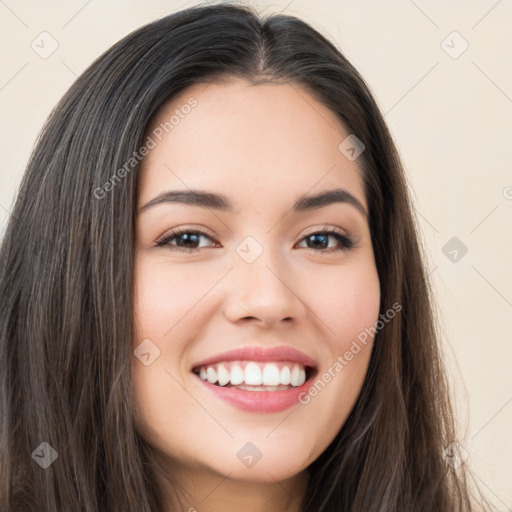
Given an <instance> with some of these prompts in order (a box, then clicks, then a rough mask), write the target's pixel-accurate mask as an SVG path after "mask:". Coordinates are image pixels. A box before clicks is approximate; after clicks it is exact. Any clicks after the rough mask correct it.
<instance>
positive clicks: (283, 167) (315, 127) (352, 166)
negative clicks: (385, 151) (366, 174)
mask: <svg viewBox="0 0 512 512" xmlns="http://www.w3.org/2000/svg"><path fill="white" fill-rule="evenodd" d="M147 135H148V136H149V137H151V138H152V139H153V142H154V144H155V145H154V147H153V149H151V150H150V151H149V154H147V155H146V157H145V158H144V160H143V162H142V165H141V168H140V174H139V201H138V203H139V205H141V204H144V203H145V202H147V201H149V200H150V199H151V198H152V197H154V196H155V195H157V194H159V193H161V192H162V191H164V190H171V189H176V188H179V189H183V188H187V187H188V188H193V189H209V190H212V191H217V192H223V193H224V194H225V195H229V196H230V197H231V196H232V194H235V196H233V202H235V203H237V204H238V202H239V204H240V205H242V204H245V205H248V204H249V203H250V202H251V200H257V199H258V198H259V199H261V198H263V197H264V198H266V200H269V199H270V198H271V197H273V198H274V199H275V200H277V201H279V200H284V199H285V198H286V197H296V196H298V195H302V194H304V193H305V192H307V191H309V190H311V191H312V192H319V191H321V190H325V189H327V188H334V187H342V188H345V189H347V190H348V191H349V192H351V193H352V194H353V195H354V196H356V197H357V199H359V201H360V202H361V203H362V204H363V205H364V206H365V208H366V202H365V198H364V192H363V184H362V180H361V170H360V168H359V166H358V164H357V160H356V161H350V160H349V159H347V158H346V157H345V155H344V154H343V153H342V152H341V151H340V150H339V145H340V143H341V142H342V141H343V140H344V139H345V138H346V137H347V136H348V135H349V132H347V131H346V128H345V127H344V126H343V125H342V123H341V122H340V121H339V119H338V118H337V116H336V115H335V113H334V112H332V111H331V110H330V109H328V108H327V107H326V106H325V105H323V104H322V103H320V102H319V101H318V100H316V99H315V98H314V97H313V96H311V95H310V94H309V93H308V92H307V91H306V90H305V89H304V88H302V87H301V86H300V85H298V84H260V85H251V84H249V82H247V81H245V80H241V79H234V80H231V81H229V82H222V83H209V84H196V85H194V86H192V87H189V88H187V89H186V90H184V91H182V92H181V93H180V94H179V95H178V96H176V97H174V98H173V99H172V100H171V101H170V102H168V103H166V104H165V105H164V106H163V107H162V108H161V109H160V111H159V112H158V114H157V115H156V116H155V118H154V119H153V122H152V124H151V126H150V127H149V130H148V134H147ZM237 198H238V201H237Z"/></svg>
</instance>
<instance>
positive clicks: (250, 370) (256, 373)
mask: <svg viewBox="0 0 512 512" xmlns="http://www.w3.org/2000/svg"><path fill="white" fill-rule="evenodd" d="M244 380H245V383H246V384H250V385H252V386H260V385H261V384H263V376H262V375H261V370H260V367H259V366H258V365H257V364H256V363H247V365H246V367H245V371H244Z"/></svg>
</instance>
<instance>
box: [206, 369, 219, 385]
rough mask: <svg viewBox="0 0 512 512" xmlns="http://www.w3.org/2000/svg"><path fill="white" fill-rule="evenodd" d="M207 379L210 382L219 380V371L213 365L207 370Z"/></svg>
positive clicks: (213, 382)
mask: <svg viewBox="0 0 512 512" xmlns="http://www.w3.org/2000/svg"><path fill="white" fill-rule="evenodd" d="M206 380H207V381H208V382H209V383H210V384H215V383H216V382H217V372H216V371H215V370H214V369H213V368H212V367H211V366H209V367H208V369H207V370H206Z"/></svg>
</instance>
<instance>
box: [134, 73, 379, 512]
mask: <svg viewBox="0 0 512 512" xmlns="http://www.w3.org/2000/svg"><path fill="white" fill-rule="evenodd" d="M191 96H193V97H194V98H195V99H196V100H197V102H198V104H197V106H196V107H195V108H193V109H191V111H190V113H189V114H188V115H186V116H183V118H182V119H180V121H179V123H178V124H176V125H175V126H174V128H173V129H172V131H169V134H168V135H166V136H165V137H163V138H162V140H161V141H159V142H158V144H157V145H156V147H154V148H153V149H151V151H150V152H149V154H148V155H147V156H146V157H145V159H144V160H143V163H142V167H141V169H140V174H139V184H138V199H137V201H138V203H137V204H138V212H139V209H140V208H141V207H142V206H143V205H144V204H146V203H147V202H148V201H150V200H151V199H153V198H154V197H156V196H157V195H159V194H161V193H162V192H164V191H169V190H176V189H185V190H188V189H201V190H206V191H211V192H216V193H221V194H224V195H226V196H227V197H228V198H229V199H230V201H232V202H233V203H234V205H235V209H234V211H233V212H227V211H220V210H214V209H209V208H204V207H200V206H192V205H186V204H178V203H161V204H158V205H155V206H152V207H150V208H148V209H146V210H144V211H142V212H139V213H138V214H137V219H136V247H135V276H134V277H135V288H134V290H135V321H136V339H135V340H134V344H133V348H134V349H135V348H136V347H137V346H138V345H139V344H140V343H141V342H142V341H143V340H145V339H150V340H151V341H152V343H154V344H155V345H156V346H157V347H158V349H159V350H160V355H159V357H157V358H156V359H155V360H154V361H153V362H152V363H151V364H150V365H149V366H145V365H143V364H141V362H140V361H139V360H138V359H137V358H135V357H134V367H133V375H134V393H135V399H136V407H137V413H138V414H137V420H136V428H137V429H138V431H139V432H140V433H141V435H142V436H143V437H144V438H145V439H146V440H147V441H148V442H149V443H150V444H151V446H152V447H153V449H154V451H155V456H157V457H158V460H159V462H160V464H161V465H162V467H163V468H165V470H166V471H168V472H169V473H170V474H171V475H172V476H173V479H174V480H175V481H176V482H177V483H178V484H179V485H181V486H182V487H183V489H184V491H185V492H188V493H189V494H184V495H183V496H184V497H183V503H182V506H185V507H190V508H193V509H196V510H198V511H200V512H203V511H205V512H208V511H210V512H214V511H220V510H222V511H223V512H230V511H237V512H239V511H240V510H246V511H250V512H259V511H262V512H263V511H268V510H279V511H281V512H292V511H298V510H299V504H300V501H301V499H302V496H303V493H304V490H305V486H306V483H307V480H308V473H307V470H306V468H307V466H308V465H309V464H310V463H311V462H313V461H314V460H315V459H317V458H318V457H319V455H320V454H321V453H322V452H323V451H324V450H325V448H326V447H327V446H328V445H329V443H330V442H331V441H332V440H333V439H334V437H335V436H336V434H337V433H338V432H339V430H340V428H341V427H342V426H343V424H344V422H345V421H346V419H347V417H348V415H349V413H350V411H351V410H352V408H353V406H354V404H355V402H356V400H357V397H358V395H359V393H360V390H361V387H362V384H363V381H364V378H365V375H366V371H367V368H368V363H369V358H370V355H371V350H372V346H373V339H372V338H371V337H369V338H368V344H367V345H366V346H362V350H361V351H360V352H358V354H357V355H355V356H354V357H353V359H352V360H351V361H349V362H348V364H347V365H346V366H345V367H344V368H343V370H342V371H341V372H338V373H335V377H334V378H331V379H330V382H329V383H328V385H326V386H325V387H324V389H322V391H321V392H319V393H318V395H317V396H315V397H314V398H312V399H311V400H310V402H309V403H308V404H307V405H303V404H299V403H298V404H296V405H293V406H292V407H291V408H288V409H286V410H284V411H281V412H277V413H257V412H251V411H244V410H241V409H238V408H236V407H234V406H232V405H229V404H227V403H225V402H224V401H221V400H220V399H218V398H215V397H213V398H212V395H211V394H210V393H208V392H207V390H206V389H205V388H204V386H203V385H202V382H201V381H200V380H199V379H198V377H197V376H195V375H194V374H192V373H191V371H190V370H191V368H192V367H193V366H194V363H197V362H199V361H201V360H203V359H205V358H207V357H210V356H213V355H216V354H218V353H221V352H224V351H227V350H231V349H234V348H240V347H242V346H249V345H259V346H277V345H281V344H284V345H289V346H292V347H294V348H296V349H298V350H300V351H302V352H304V353H306V354H307V355H309V356H310V357H312V358H313V359H314V360H315V361H316V362H317V365H318V371H319V373H318V376H321V375H322V374H323V373H324V372H327V371H328V369H329V368H331V373H332V366H333V364H334V363H335V361H336V360H337V357H338V356H339V355H343V354H344V353H345V352H346V351H347V350H349V348H350V346H351V344H352V342H353V341H354V340H356V338H357V336H358V334H360V333H361V332H362V331H364V329H365V328H367V327H370V326H374V325H375V322H376V321H377V320H378V315H379V301H380V286H379V279H378V274H377V269H376V266H375V260H374V254H373V248H372V243H371V237H370V232H369V225H368V221H367V218H366V217H365V216H364V215H362V214H361V213H360V212H359V211H358V210H357V209H356V208H355V207H354V206H352V205H350V204H348V203H334V204H330V205H328V206H325V207H322V208H319V209H316V210H312V211H309V212H303V213H293V212H291V207H292V205H293V203H294V202H295V200H296V199H297V198H298V197H299V196H300V195H302V194H306V193H309V194H315V193H319V192H323V191H327V190H331V189H334V188H344V189H346V190H348V191H349V192H350V193H351V194H352V195H353V196H355V197H356V198H357V199H358V200H359V201H360V202H361V203H362V205H363V207H364V209H365V210H366V212H368V206H367V203H366V200H365V195H364V189H363V182H362V179H361V169H360V167H359V165H358V161H357V159H356V160H355V161H350V160H349V159H347V158H346V157H345V155H344V154H343V153H342V152H341V151H340V150H339V149H338V145H339V144H340V143H341V141H343V140H344V139H345V138H346V137H347V136H348V135H349V132H347V131H346V129H345V128H344V126H343V125H342V124H341V123H340V122H339V120H338V119H337V117H336V116H335V114H334V113H333V112H331V111H330V110H329V109H328V108H327V107H325V106H324V105H323V104H321V103H319V102H318V101H317V100H316V99H315V98H313V97H312V96H311V95H310V94H309V93H308V92H307V91H306V90H305V89H303V88H301V87H300V86H299V85H297V84H293V85H276V84H263V85H257V86H251V85H249V84H248V83H247V82H246V81H244V80H240V79H233V80H230V81H229V82H224V83H212V84H209V85H205V84H197V85H194V86H192V87H190V88H188V89H187V90H185V91H183V92H182V93H181V94H180V95H179V96H177V97H175V98H173V100H172V101H171V102H169V103H167V104H166V105H164V107H163V108H162V109H161V111H160V112H159V113H158V115H157V117H156V118H155V120H154V124H153V127H151V129H150V130H152V129H153V128H154V127H156V126H158V124H159V123H161V122H165V121H168V120H169V118H170V117H171V115H172V114H173V113H174V111H175V110H176V109H180V107H181V106H182V105H184V104H185V103H186V102H187V100H188V99H189V98H190V97H191ZM148 133H150V132H148ZM155 140H156V139H155ZM175 228H186V229H187V230H189V231H190V230H192V231H193V230H197V229H199V230H201V231H205V232H206V233H207V235H208V236H207V237H204V236H201V237H200V238H199V239H198V240H197V239H196V241H195V242H190V241H189V242H188V244H189V245H183V236H181V237H179V236H178V237H177V238H175V239H174V240H173V241H172V242H169V244H168V245H167V246H163V247H156V245H155V244H156V243H157V242H158V241H159V240H161V239H162V238H164V236H165V235H168V234H169V233H170V232H171V230H173V229H175ZM325 228H328V229H335V230H337V231H338V232H340V233H341V234H347V233H348V234H350V235H351V236H352V237H353V239H354V240H355V244H354V247H352V248H351V249H350V250H338V251H336V252H328V251H329V250H331V249H332V248H339V247H340V245H339V242H338V241H337V240H336V238H333V237H332V236H329V238H326V239H325V240H324V241H322V240H321V241H320V242H317V243H316V244H315V240H314V239H312V238H311V236H310V235H311V234H312V233H318V232H322V230H324V229H325ZM247 236H252V237H253V238H254V239H255V240H256V241H257V242H258V244H259V245H260V246H261V248H262V249H263V253H262V254H261V255H260V256H259V257H258V258H257V259H256V260H255V261H254V262H253V263H251V264H248V263H247V262H246V261H245V260H244V259H242V258H241V257H240V256H239V254H238V253H237V252H236V250H235V249H236V248H237V246H238V245H239V244H240V243H241V242H242V241H243V240H244V239H245V238H246V237H247ZM180 243H181V244H182V246H184V247H189V248H195V250H194V251H189V252H185V251H183V250H181V251H180V250H179V249H180V248H179V246H178V244H180ZM326 248H327V249H326ZM230 269H231V270H230ZM228 271H229V273H227V272H228ZM226 273H227V274H226ZM311 276H314V279H312V278H311ZM317 378H318V377H317ZM247 442H252V443H253V444H254V445H255V446H256V447H257V448H258V449H259V450H260V452H261V453H262V457H261V459H260V460H259V461H258V462H257V463H256V464H255V465H253V466H252V467H249V468H248V467H246V466H245V465H244V464H242V463H241V461H240V460H239V459H238V457H237V456H236V454H237V452H238V450H240V448H241V447H242V446H244V445H245V444H246V443H247ZM160 483H161V485H162V488H164V489H166V488H167V489H169V488H170V486H168V485H167V484H166V480H165V478H163V477H161V480H160ZM168 509H169V510H171V500H170V498H169V501H168ZM184 510H187V508H185V509H184Z"/></svg>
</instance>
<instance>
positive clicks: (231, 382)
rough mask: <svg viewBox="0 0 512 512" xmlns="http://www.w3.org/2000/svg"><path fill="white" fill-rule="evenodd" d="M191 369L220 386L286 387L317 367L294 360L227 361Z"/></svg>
mask: <svg viewBox="0 0 512 512" xmlns="http://www.w3.org/2000/svg"><path fill="white" fill-rule="evenodd" d="M192 372H193V373H194V374H195V375H197V376H198V377H199V378H200V379H201V380H203V381H206V382H208V383H209V384H213V385H214V386H217V387H224V388H236V389H240V390H245V391H285V390H288V389H293V388H297V387H299V386H302V385H303V384H304V383H305V382H307V381H309V380H310V379H311V378H312V377H313V376H314V375H315V374H316V369H315V368H312V367H310V366H305V365H303V364H301V363H297V362H294V361H269V362H261V361H224V362H219V363H214V364H208V365H204V366H198V367H195V368H194V369H193V370H192Z"/></svg>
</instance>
